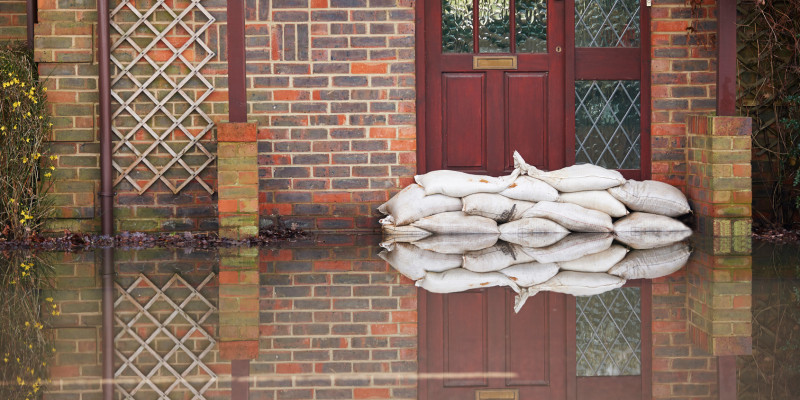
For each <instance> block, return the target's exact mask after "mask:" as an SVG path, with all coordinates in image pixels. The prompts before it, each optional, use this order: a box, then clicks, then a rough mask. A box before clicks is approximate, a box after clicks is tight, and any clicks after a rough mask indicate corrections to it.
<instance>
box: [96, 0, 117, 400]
mask: <svg viewBox="0 0 800 400" xmlns="http://www.w3.org/2000/svg"><path fill="white" fill-rule="evenodd" d="M108 14H109V7H108V0H97V64H98V67H99V73H98V77H97V80H98V82H97V87H98V88H99V91H100V93H99V95H100V96H99V97H100V218H101V227H102V233H103V235H107V236H111V235H113V234H114V192H113V189H114V187H113V185H114V182H113V178H112V172H113V171H112V168H111V151H112V150H111V149H112V147H111V145H112V143H111V82H110V78H109V74H110V71H109V62H110V59H111V58H110V54H109V53H110V51H111V46H110V43H109V32H108V27H109V15H108ZM102 265H103V271H102V274H103V303H102V304H103V384H102V386H103V400H113V399H114V249H113V248H112V247H108V248H104V249H103V256H102Z"/></svg>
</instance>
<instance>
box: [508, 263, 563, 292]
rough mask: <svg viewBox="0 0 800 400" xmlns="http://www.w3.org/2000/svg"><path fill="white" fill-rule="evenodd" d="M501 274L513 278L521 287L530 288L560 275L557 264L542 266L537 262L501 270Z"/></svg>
mask: <svg viewBox="0 0 800 400" xmlns="http://www.w3.org/2000/svg"><path fill="white" fill-rule="evenodd" d="M500 273H502V274H503V275H505V276H507V277H509V278H511V280H512V281H514V282H516V283H517V285H519V286H520V287H529V286H533V285H538V284H540V283H543V282H546V281H547V280H548V279H550V278H552V277H554V276H556V274H557V273H558V265H556V264H552V263H551V264H541V263H538V262H536V261H533V262H529V263H524V264H517V265H512V266H510V267H508V268H504V269H502V270H500Z"/></svg>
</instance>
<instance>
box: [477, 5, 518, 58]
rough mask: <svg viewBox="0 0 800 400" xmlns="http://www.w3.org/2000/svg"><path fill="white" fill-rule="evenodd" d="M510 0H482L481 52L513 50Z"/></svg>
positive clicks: (479, 41) (480, 16)
mask: <svg viewBox="0 0 800 400" xmlns="http://www.w3.org/2000/svg"><path fill="white" fill-rule="evenodd" d="M508 1H509V0H480V1H479V2H478V7H479V10H478V20H479V21H480V31H479V37H478V43H479V44H480V52H481V53H508V52H509V51H511V48H510V46H511V39H510V36H511V24H510V19H509V15H508V12H509V3H508Z"/></svg>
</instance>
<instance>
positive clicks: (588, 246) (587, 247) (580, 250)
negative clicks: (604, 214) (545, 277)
mask: <svg viewBox="0 0 800 400" xmlns="http://www.w3.org/2000/svg"><path fill="white" fill-rule="evenodd" d="M613 241H614V237H613V236H611V234H610V233H573V234H570V235H567V237H565V238H564V239H561V240H560V241H559V242H558V243H556V244H554V245H550V246H547V247H541V248H527V247H526V248H524V251H525V252H526V253H527V254H528V255H530V256H531V257H533V258H535V259H536V261H538V262H540V263H554V262H564V261H572V260H577V259H579V258H581V257H583V256H585V255H589V254H595V253H599V252H601V251H603V250H606V249H608V248H609V247H611V243H612V242H613Z"/></svg>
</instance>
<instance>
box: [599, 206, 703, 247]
mask: <svg viewBox="0 0 800 400" xmlns="http://www.w3.org/2000/svg"><path fill="white" fill-rule="evenodd" d="M614 234H615V235H616V236H617V239H618V240H619V241H620V242H622V243H625V244H627V245H628V246H631V247H633V248H634V249H652V248H655V247H663V246H667V245H669V244H671V243H675V242H680V241H681V240H683V239H686V238H687V237H689V236H691V235H692V230H691V229H689V227H688V226H686V225H684V224H683V223H682V222H680V221H678V220H676V219H672V218H670V217H665V216H663V215H658V214H649V213H643V212H635V213H633V214H631V215H629V216H627V217H625V218H622V219H620V220H619V221H617V222H616V223H614Z"/></svg>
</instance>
